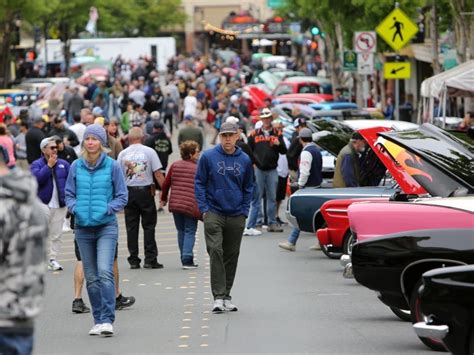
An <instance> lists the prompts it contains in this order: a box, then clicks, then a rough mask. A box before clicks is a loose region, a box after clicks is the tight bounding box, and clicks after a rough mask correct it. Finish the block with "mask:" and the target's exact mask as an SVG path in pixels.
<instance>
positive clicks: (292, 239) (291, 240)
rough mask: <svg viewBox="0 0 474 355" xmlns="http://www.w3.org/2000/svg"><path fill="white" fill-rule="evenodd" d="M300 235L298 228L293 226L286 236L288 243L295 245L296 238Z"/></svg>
mask: <svg viewBox="0 0 474 355" xmlns="http://www.w3.org/2000/svg"><path fill="white" fill-rule="evenodd" d="M299 237H300V230H299V229H298V228H295V227H293V229H292V230H291V233H290V236H289V237H288V243H291V244H293V245H296V242H297V241H298V238H299Z"/></svg>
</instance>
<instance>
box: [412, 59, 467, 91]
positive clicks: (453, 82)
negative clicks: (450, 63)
mask: <svg viewBox="0 0 474 355" xmlns="http://www.w3.org/2000/svg"><path fill="white" fill-rule="evenodd" d="M420 92H421V96H423V97H433V98H437V99H440V98H441V96H442V94H443V93H445V92H447V94H448V95H449V96H463V97H474V60H470V61H468V62H466V63H463V64H461V65H458V66H457V67H455V68H453V69H450V70H447V71H445V72H443V73H440V74H438V75H435V76H432V77H431V78H428V79H426V80H424V81H423V82H422V83H421V90H420Z"/></svg>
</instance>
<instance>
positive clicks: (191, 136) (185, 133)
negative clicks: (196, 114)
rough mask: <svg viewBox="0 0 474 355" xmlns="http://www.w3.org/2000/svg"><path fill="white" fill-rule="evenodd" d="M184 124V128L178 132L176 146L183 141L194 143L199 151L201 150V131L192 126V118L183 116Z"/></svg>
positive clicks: (202, 137) (202, 142) (202, 138)
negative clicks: (197, 145)
mask: <svg viewBox="0 0 474 355" xmlns="http://www.w3.org/2000/svg"><path fill="white" fill-rule="evenodd" d="M184 124H185V126H184V127H183V128H181V129H180V130H179V134H178V145H180V144H181V143H183V142H184V141H194V142H196V143H197V144H199V149H201V150H202V146H203V144H204V136H203V134H202V129H201V128H198V127H196V126H195V125H194V122H193V116H191V115H185V116H184Z"/></svg>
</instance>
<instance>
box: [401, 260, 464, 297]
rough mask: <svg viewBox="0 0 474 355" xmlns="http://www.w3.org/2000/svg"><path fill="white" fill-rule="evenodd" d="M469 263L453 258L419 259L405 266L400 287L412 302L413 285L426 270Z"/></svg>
mask: <svg viewBox="0 0 474 355" xmlns="http://www.w3.org/2000/svg"><path fill="white" fill-rule="evenodd" d="M458 265H467V264H466V263H464V262H462V261H459V260H452V259H435V258H432V259H423V260H417V261H415V262H413V263H411V264H409V265H407V266H406V267H405V269H403V271H402V273H401V275H400V287H401V290H402V293H403V296H404V297H405V299H406V301H407V304H410V296H411V294H412V292H413V287H415V284H416V283H417V282H418V280H419V279H420V278H421V275H423V274H424V273H425V272H426V271H428V270H432V269H437V268H440V267H447V266H458Z"/></svg>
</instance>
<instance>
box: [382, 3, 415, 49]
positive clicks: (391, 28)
mask: <svg viewBox="0 0 474 355" xmlns="http://www.w3.org/2000/svg"><path fill="white" fill-rule="evenodd" d="M375 30H376V31H377V33H378V34H379V36H380V37H382V38H383V39H384V41H385V42H387V43H388V45H389V46H390V47H392V48H393V49H394V50H396V51H398V50H400V49H401V48H403V47H404V46H405V45H406V44H407V43H408V42H409V41H410V39H411V38H412V37H413V36H414V35H415V34H416V33H417V32H418V26H417V25H416V24H415V23H414V22H413V21H412V20H411V19H410V18H409V17H408V16H407V15H406V14H405V13H404V12H403V11H402V10H400V9H399V8H396V9H394V10H393V11H392V12H391V13H389V14H388V16H387V17H385V19H384V20H383V21H382V22H381V23H380V24H379V25H378V26H377V28H376V29H375Z"/></svg>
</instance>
